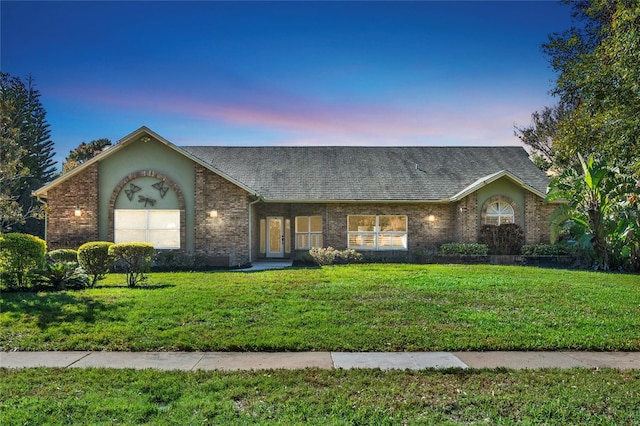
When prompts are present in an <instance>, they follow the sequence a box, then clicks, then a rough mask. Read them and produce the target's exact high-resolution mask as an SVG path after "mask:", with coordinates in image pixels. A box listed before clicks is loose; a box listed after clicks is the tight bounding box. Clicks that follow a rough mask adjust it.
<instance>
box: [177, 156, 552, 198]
mask: <svg viewBox="0 0 640 426" xmlns="http://www.w3.org/2000/svg"><path fill="white" fill-rule="evenodd" d="M180 149H182V150H184V151H185V152H187V153H189V154H190V155H192V156H194V157H196V158H198V159H199V160H200V161H202V162H204V163H207V164H209V165H211V166H212V167H214V168H215V169H218V170H220V171H221V172H223V173H224V174H226V175H227V176H229V177H231V178H233V179H234V180H236V181H237V182H240V183H242V184H243V185H244V186H246V187H248V188H251V189H253V190H254V191H256V192H257V193H258V194H260V195H261V196H263V197H264V198H265V199H266V200H282V201H284V200H288V201H314V200H317V201H321V200H336V201H339V200H345V201H366V200H375V201H434V200H443V199H448V198H451V197H453V196H454V195H455V194H457V193H459V192H460V191H462V190H464V189H465V188H467V187H468V186H469V185H471V184H473V183H474V182H477V181H478V179H480V178H483V177H486V176H489V175H492V174H495V173H498V172H501V171H508V172H509V173H511V174H512V175H514V176H516V177H517V178H518V179H520V180H521V181H523V182H524V183H525V184H526V185H529V186H531V187H532V188H534V189H535V190H537V191H538V192H540V193H542V194H544V193H545V192H546V188H547V185H548V179H547V177H546V175H545V174H544V173H543V172H542V171H540V170H539V169H538V168H537V167H536V166H535V165H534V164H533V163H532V162H531V161H530V160H529V158H528V155H527V153H526V151H525V150H524V149H523V148H521V147H353V146H345V147H335V146H334V147H221V146H188V147H180Z"/></svg>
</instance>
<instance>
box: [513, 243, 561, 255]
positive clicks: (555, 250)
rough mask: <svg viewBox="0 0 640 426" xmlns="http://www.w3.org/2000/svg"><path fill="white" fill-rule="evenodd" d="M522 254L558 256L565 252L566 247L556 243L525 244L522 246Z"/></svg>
mask: <svg viewBox="0 0 640 426" xmlns="http://www.w3.org/2000/svg"><path fill="white" fill-rule="evenodd" d="M522 254H523V255H525V256H558V255H565V254H567V249H566V248H565V247H564V246H560V245H557V244H530V245H528V244H525V245H523V246H522Z"/></svg>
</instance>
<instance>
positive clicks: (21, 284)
mask: <svg viewBox="0 0 640 426" xmlns="http://www.w3.org/2000/svg"><path fill="white" fill-rule="evenodd" d="M46 252H47V243H46V242H45V241H44V240H43V239H41V238H38V237H36V236H34V235H30V234H20V233H9V234H3V235H0V282H1V283H2V284H3V285H4V286H5V288H6V289H23V288H26V287H28V286H29V285H30V284H31V277H30V275H31V274H30V272H31V271H32V270H35V269H38V268H41V267H42V266H43V265H44V263H45V253H46Z"/></svg>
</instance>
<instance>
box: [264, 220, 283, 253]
mask: <svg viewBox="0 0 640 426" xmlns="http://www.w3.org/2000/svg"><path fill="white" fill-rule="evenodd" d="M267 257H284V219H283V218H282V217H268V218H267Z"/></svg>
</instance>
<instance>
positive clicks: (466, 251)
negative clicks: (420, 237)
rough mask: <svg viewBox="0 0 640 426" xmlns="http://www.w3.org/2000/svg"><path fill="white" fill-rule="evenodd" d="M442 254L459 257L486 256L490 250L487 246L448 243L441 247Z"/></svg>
mask: <svg viewBox="0 0 640 426" xmlns="http://www.w3.org/2000/svg"><path fill="white" fill-rule="evenodd" d="M440 253H441V254H444V255H457V256H486V255H487V254H488V253H489V248H488V247H487V245H486V244H476V243H446V244H443V245H441V246H440Z"/></svg>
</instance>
